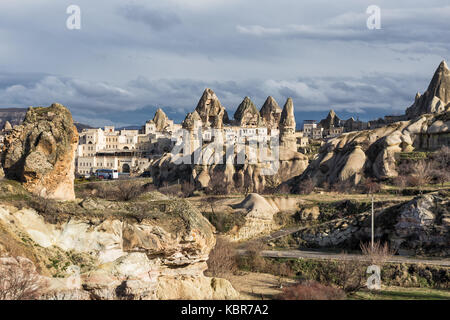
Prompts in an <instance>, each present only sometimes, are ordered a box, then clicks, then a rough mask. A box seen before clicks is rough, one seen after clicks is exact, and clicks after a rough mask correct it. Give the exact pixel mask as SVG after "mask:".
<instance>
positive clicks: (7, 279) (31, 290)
mask: <svg viewBox="0 0 450 320" xmlns="http://www.w3.org/2000/svg"><path fill="white" fill-rule="evenodd" d="M2 260H3V261H2V263H1V264H0V300H34V299H37V298H38V297H39V295H40V292H41V290H42V288H43V281H42V280H41V277H40V276H39V275H38V274H37V273H36V272H35V269H34V265H33V263H32V262H31V261H29V260H28V259H25V258H22V257H17V258H12V257H6V258H2Z"/></svg>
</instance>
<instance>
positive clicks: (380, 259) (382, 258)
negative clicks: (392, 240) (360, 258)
mask: <svg viewBox="0 0 450 320" xmlns="http://www.w3.org/2000/svg"><path fill="white" fill-rule="evenodd" d="M360 247H361V251H362V253H363V255H364V256H365V257H366V258H368V259H369V261H370V263H371V264H375V265H378V266H380V267H381V266H382V265H384V264H385V263H386V262H387V261H388V260H389V259H390V258H392V256H393V255H394V254H395V250H393V249H391V248H390V247H389V244H388V243H387V242H385V243H384V244H382V243H381V242H380V241H376V242H374V244H373V247H372V245H371V243H370V242H367V243H361V244H360Z"/></svg>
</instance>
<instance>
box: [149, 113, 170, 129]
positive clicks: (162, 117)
mask: <svg viewBox="0 0 450 320" xmlns="http://www.w3.org/2000/svg"><path fill="white" fill-rule="evenodd" d="M168 120H169V118H168V117H167V115H166V114H165V113H164V111H163V110H162V109H161V108H158V110H156V112H155V116H154V117H153V120H152V121H153V123H154V124H155V126H156V130H157V131H164V129H165V128H166V126H167V121H168Z"/></svg>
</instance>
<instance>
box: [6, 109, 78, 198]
mask: <svg viewBox="0 0 450 320" xmlns="http://www.w3.org/2000/svg"><path fill="white" fill-rule="evenodd" d="M77 143H78V132H77V129H76V128H75V126H74V124H73V120H72V115H71V114H70V112H69V110H68V109H67V108H65V107H64V106H62V105H60V104H56V103H55V104H52V105H51V106H50V107H48V108H43V107H38V108H31V107H30V108H29V109H28V112H27V113H26V116H25V119H24V121H23V123H22V125H20V126H17V127H16V128H14V130H13V131H12V132H11V133H10V134H9V135H8V136H7V137H6V139H5V146H4V152H3V153H2V159H1V160H2V161H1V163H2V165H3V169H4V171H5V174H6V177H7V178H9V179H14V180H18V181H20V182H22V183H23V184H24V186H25V187H26V189H28V190H29V191H31V192H33V193H35V194H37V195H40V196H42V197H46V198H51V199H58V200H71V199H74V198H75V193H74V188H73V180H74V167H75V151H76V148H77Z"/></svg>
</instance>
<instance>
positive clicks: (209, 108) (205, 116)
mask: <svg viewBox="0 0 450 320" xmlns="http://www.w3.org/2000/svg"><path fill="white" fill-rule="evenodd" d="M195 111H197V113H198V114H199V116H200V118H201V119H202V122H203V125H204V126H205V127H212V128H217V129H220V128H222V127H223V124H224V123H228V122H229V119H228V114H227V111H226V110H225V108H224V107H223V106H222V104H221V103H220V101H219V99H218V98H217V96H216V94H215V93H214V91H212V90H211V89H209V88H206V89H205V91H204V92H203V95H202V97H201V98H200V101H199V102H198V104H197V108H195Z"/></svg>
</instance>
